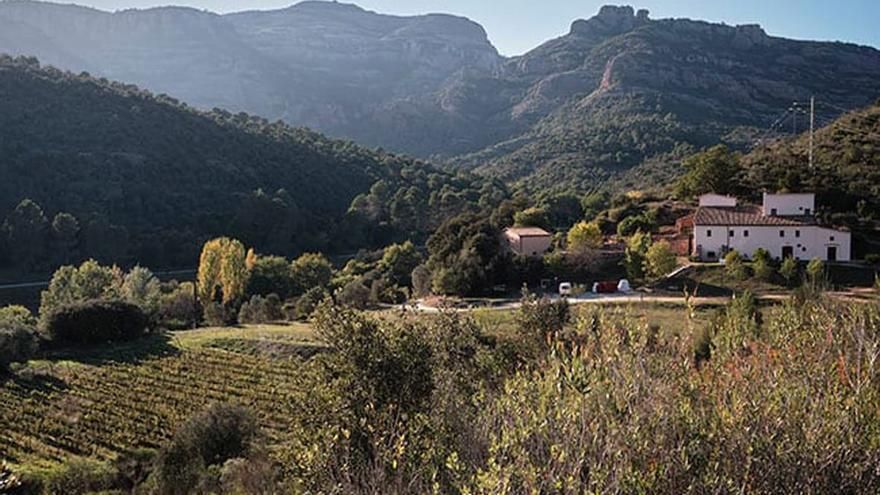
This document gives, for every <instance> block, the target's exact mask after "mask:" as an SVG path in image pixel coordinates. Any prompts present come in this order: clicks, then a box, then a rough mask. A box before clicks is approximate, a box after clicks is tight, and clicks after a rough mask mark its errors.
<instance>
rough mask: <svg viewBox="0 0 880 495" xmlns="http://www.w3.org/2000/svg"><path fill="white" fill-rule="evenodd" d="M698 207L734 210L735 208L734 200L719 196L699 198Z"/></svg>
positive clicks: (705, 195) (709, 195) (729, 197)
mask: <svg viewBox="0 0 880 495" xmlns="http://www.w3.org/2000/svg"><path fill="white" fill-rule="evenodd" d="M699 199H700V206H709V207H716V208H734V207H735V206H736V198H734V197H732V196H722V195H721V194H711V193H710V194H704V195H702V196H700V198H699Z"/></svg>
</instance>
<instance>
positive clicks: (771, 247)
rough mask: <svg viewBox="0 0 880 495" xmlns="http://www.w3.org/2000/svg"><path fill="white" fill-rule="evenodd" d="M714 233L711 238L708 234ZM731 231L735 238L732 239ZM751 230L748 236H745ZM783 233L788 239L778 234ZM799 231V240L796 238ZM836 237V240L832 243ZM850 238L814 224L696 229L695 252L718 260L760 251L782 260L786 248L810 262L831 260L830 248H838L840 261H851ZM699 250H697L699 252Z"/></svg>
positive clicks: (747, 255)
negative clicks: (726, 255)
mask: <svg viewBox="0 0 880 495" xmlns="http://www.w3.org/2000/svg"><path fill="white" fill-rule="evenodd" d="M710 230H711V231H712V236H711V237H710V236H709V235H708V231H710ZM731 231H732V232H733V236H730V233H731ZM745 231H748V233H749V235H748V237H746V236H745ZM780 231H784V232H785V237H780V235H779V232H780ZM796 231H800V237H797V236H796ZM832 238H833V240H832ZM851 242H852V241H851V236H850V233H849V232H840V231H836V230H832V229H826V228H822V227H818V226H815V225H809V226H802V227H768V226H758V227H754V226H749V227H745V226H734V227H727V226H718V225H713V226H711V227H709V226H695V227H694V249H695V250H698V249H699V251H698V252H699V253H701V257H702V259H703V260H708V259H709V258H708V254H709V253H710V252H714V253H715V255H716V259H717V257H721V256H723V252H724V251H725V249H724V247H725V246H727V250H730V249H735V250H737V251H738V252H739V253H740V254H742V255H743V256H746V257H749V258H751V257H752V255H753V254H754V253H755V251H757V250H758V249H759V248H763V249H766V250H767V251H769V252H770V256H772V257H773V258H782V249H783V247H786V246H788V247H791V248H792V253H793V254H794V256H795V258H798V259H801V260H809V259H813V258H819V259H822V260H827V259H828V247H829V246H835V247H837V261H850V259H851V256H852V252H851V250H852V247H851ZM696 252H697V251H695V253H696Z"/></svg>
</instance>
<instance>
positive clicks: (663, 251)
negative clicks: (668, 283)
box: [645, 241, 677, 279]
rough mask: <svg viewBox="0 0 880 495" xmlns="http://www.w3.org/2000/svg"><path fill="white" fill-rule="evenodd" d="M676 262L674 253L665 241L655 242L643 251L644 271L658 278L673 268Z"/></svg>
mask: <svg viewBox="0 0 880 495" xmlns="http://www.w3.org/2000/svg"><path fill="white" fill-rule="evenodd" d="M676 264H677V261H676V258H675V253H674V252H672V247H671V246H670V245H669V243H668V242H666V241H661V242H657V243H655V244H653V245H651V247H650V248H648V252H647V253H645V273H647V274H648V275H649V276H650V277H652V278H654V279H659V278H661V277H663V276H665V275H668V274H669V273H670V272H672V270H675V266H676Z"/></svg>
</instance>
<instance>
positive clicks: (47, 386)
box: [0, 367, 70, 398]
mask: <svg viewBox="0 0 880 495" xmlns="http://www.w3.org/2000/svg"><path fill="white" fill-rule="evenodd" d="M6 381H10V382H12V383H13V384H14V385H15V386H14V387H13V388H11V389H10V390H11V391H12V393H19V394H20V395H21V396H22V398H27V397H30V395H31V392H33V391H38V392H41V393H43V394H46V395H49V394H52V393H56V392H63V391H65V390H67V389H68V388H70V387H69V386H68V385H67V382H65V381H64V380H62V379H61V378H59V377H57V376H55V375H54V374H53V373H52V370H51V369H49V368H30V367H28V368H24V369H22V370H20V371H18V372H17V373H9V374H6V375H3V376H2V377H0V385H2V384H3V383H5V382H6ZM16 391H17V392H16Z"/></svg>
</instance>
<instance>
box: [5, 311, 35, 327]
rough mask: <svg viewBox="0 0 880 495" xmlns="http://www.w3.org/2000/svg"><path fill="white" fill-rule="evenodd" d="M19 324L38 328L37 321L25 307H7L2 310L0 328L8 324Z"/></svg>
mask: <svg viewBox="0 0 880 495" xmlns="http://www.w3.org/2000/svg"><path fill="white" fill-rule="evenodd" d="M13 323H17V324H19V325H24V326H28V327H36V326H37V319H36V318H35V317H34V315H33V314H32V313H31V311H30V310H29V309H27V308H25V307H24V306H15V305H12V306H5V307H3V308H0V328H2V327H3V325H6V324H13Z"/></svg>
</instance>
